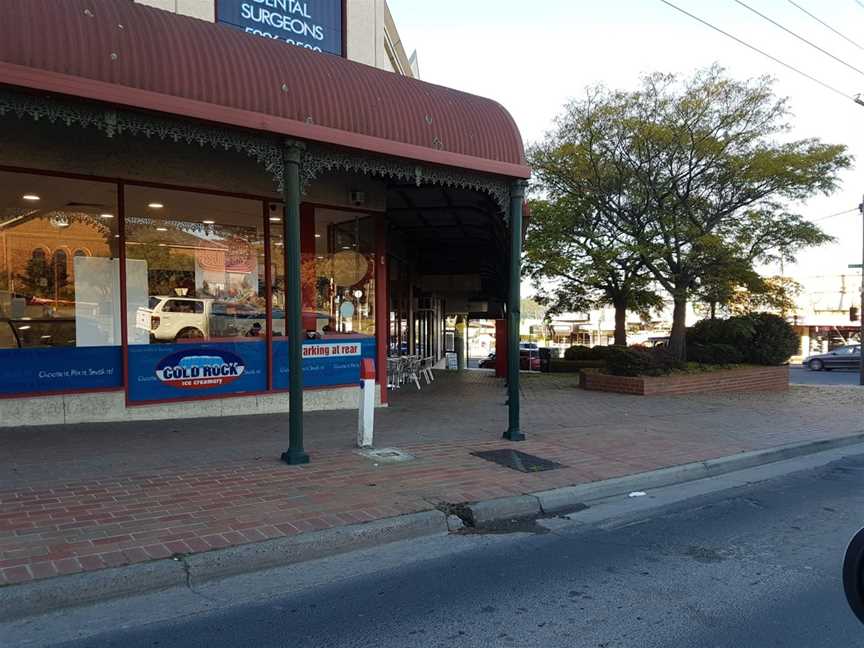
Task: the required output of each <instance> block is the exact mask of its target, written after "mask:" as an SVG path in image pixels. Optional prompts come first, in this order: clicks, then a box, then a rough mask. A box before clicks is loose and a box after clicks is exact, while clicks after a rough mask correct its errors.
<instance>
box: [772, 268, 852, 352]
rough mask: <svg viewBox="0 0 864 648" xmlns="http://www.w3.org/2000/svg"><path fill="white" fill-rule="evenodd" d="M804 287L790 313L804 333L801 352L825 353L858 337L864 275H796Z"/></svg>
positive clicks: (794, 323)
mask: <svg viewBox="0 0 864 648" xmlns="http://www.w3.org/2000/svg"><path fill="white" fill-rule="evenodd" d="M796 280H797V281H798V282H799V283H800V284H801V285H802V286H803V287H804V290H802V292H801V295H800V296H799V297H798V299H797V309H796V311H795V313H793V314H791V315H790V316H789V320H790V321H791V322H792V324H793V325H794V326H795V330H796V331H797V332H798V334H799V335H800V336H801V351H800V354H801V355H802V356H803V355H808V354H810V353H825V352H827V351H829V350H830V349H833V348H835V347H838V346H842V345H844V344H847V343H848V342H849V341H852V340H856V341H857V340H858V339H859V336H860V330H861V328H860V327H861V297H860V295H861V275H860V274H853V273H851V272H850V273H848V274H837V275H816V276H809V277H796Z"/></svg>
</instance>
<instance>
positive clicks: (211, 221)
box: [201, 220, 216, 225]
mask: <svg viewBox="0 0 864 648" xmlns="http://www.w3.org/2000/svg"><path fill="white" fill-rule="evenodd" d="M201 222H202V223H204V224H205V225H215V224H216V221H214V220H205V221H201Z"/></svg>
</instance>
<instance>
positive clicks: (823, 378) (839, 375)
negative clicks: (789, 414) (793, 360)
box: [789, 365, 859, 385]
mask: <svg viewBox="0 0 864 648" xmlns="http://www.w3.org/2000/svg"><path fill="white" fill-rule="evenodd" d="M858 376H859V372H858V370H857V369H832V370H831V371H810V370H808V369H805V368H804V367H802V366H801V365H792V366H791V367H790V368H789V382H790V383H792V384H793V385H857V384H858V382H859V379H858Z"/></svg>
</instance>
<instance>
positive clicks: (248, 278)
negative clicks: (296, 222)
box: [125, 186, 267, 401]
mask: <svg viewBox="0 0 864 648" xmlns="http://www.w3.org/2000/svg"><path fill="white" fill-rule="evenodd" d="M125 198H126V201H125V202H126V258H127V271H126V290H127V304H128V309H129V310H128V337H129V345H130V346H129V367H130V384H129V394H130V400H134V401H148V400H166V399H171V398H189V397H190V396H191V395H192V394H199V395H208V394H213V395H215V394H222V393H242V392H254V391H263V390H265V389H266V388H267V363H266V336H267V315H266V304H267V301H266V299H267V296H266V282H265V272H264V269H265V261H264V235H263V232H264V230H263V212H262V203H261V202H260V201H256V200H245V199H240V198H232V197H227V196H216V195H210V194H201V193H194V192H186V191H177V190H166V189H153V188H150V187H139V186H128V187H127V188H126V196H125ZM191 390H194V391H191Z"/></svg>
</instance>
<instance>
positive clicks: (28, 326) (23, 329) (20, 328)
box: [18, 324, 30, 331]
mask: <svg viewBox="0 0 864 648" xmlns="http://www.w3.org/2000/svg"><path fill="white" fill-rule="evenodd" d="M18 330H19V331H29V330H30V325H29V324H28V325H27V326H19V327H18Z"/></svg>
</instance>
